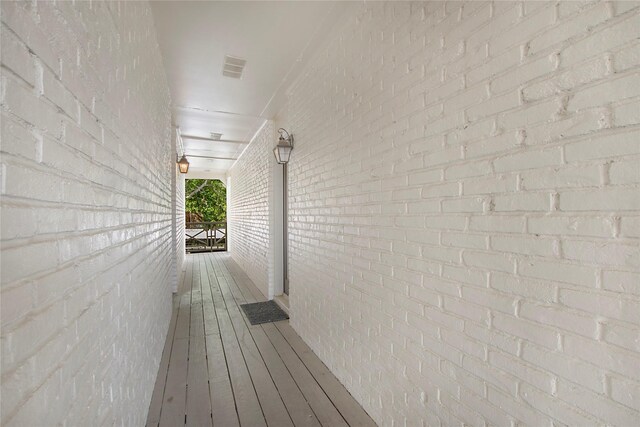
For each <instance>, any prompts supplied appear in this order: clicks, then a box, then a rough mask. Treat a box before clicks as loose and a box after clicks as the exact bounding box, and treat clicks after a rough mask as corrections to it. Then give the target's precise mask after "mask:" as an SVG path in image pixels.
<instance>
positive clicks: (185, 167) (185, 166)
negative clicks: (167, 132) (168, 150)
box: [176, 154, 189, 173]
mask: <svg viewBox="0 0 640 427" xmlns="http://www.w3.org/2000/svg"><path fill="white" fill-rule="evenodd" d="M176 157H177V156H176ZM178 167H179V168H180V173H187V172H189V161H188V160H187V156H185V155H184V154H183V155H182V158H181V159H180V160H178Z"/></svg>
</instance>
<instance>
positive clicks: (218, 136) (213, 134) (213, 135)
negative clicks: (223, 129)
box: [211, 132, 222, 141]
mask: <svg viewBox="0 0 640 427" xmlns="http://www.w3.org/2000/svg"><path fill="white" fill-rule="evenodd" d="M211 139H213V140H214V141H220V140H221V139H222V134H221V133H217V132H211Z"/></svg>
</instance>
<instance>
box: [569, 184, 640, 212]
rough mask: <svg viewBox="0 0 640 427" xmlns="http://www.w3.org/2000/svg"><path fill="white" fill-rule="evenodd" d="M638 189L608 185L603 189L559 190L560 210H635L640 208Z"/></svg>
mask: <svg viewBox="0 0 640 427" xmlns="http://www.w3.org/2000/svg"><path fill="white" fill-rule="evenodd" d="M637 196H638V190H637V189H635V188H624V187H610V188H608V189H604V190H600V189H598V190H594V191H590V192H586V191H566V192H564V191H563V192H560V210H561V211H567V212H569V211H582V212H584V211H625V210H627V211H637V210H639V209H640V199H639V198H638V197H637Z"/></svg>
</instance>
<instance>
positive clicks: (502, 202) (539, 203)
mask: <svg viewBox="0 0 640 427" xmlns="http://www.w3.org/2000/svg"><path fill="white" fill-rule="evenodd" d="M493 202H494V210H495V211H496V212H512V211H523V212H527V211H528V212H536V211H537V212H539V211H549V210H551V204H552V198H551V195H550V194H549V193H517V194H510V195H504V196H501V195H497V196H494V197H493Z"/></svg>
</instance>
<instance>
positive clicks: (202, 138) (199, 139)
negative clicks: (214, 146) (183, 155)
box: [181, 135, 249, 144]
mask: <svg viewBox="0 0 640 427" xmlns="http://www.w3.org/2000/svg"><path fill="white" fill-rule="evenodd" d="M181 136H182V139H195V140H198V141H213V142H226V143H229V144H248V143H249V141H233V140H230V139H213V138H207V137H204V136H196V135H181Z"/></svg>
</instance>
